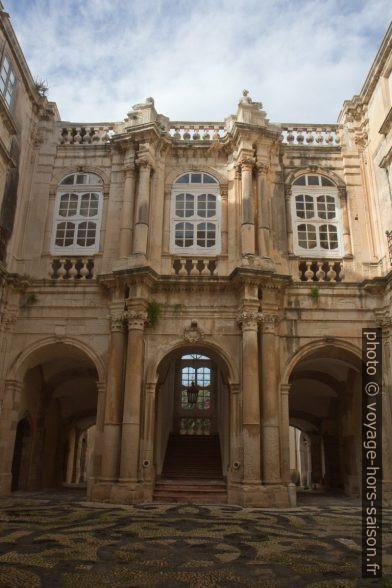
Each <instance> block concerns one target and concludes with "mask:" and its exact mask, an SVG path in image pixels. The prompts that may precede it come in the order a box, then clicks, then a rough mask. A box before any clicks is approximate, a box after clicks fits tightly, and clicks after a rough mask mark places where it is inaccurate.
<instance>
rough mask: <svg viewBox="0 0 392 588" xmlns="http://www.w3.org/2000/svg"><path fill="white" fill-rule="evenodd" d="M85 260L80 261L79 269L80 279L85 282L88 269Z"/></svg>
mask: <svg viewBox="0 0 392 588" xmlns="http://www.w3.org/2000/svg"><path fill="white" fill-rule="evenodd" d="M87 261H88V260H87V259H83V260H82V264H83V265H82V267H81V268H80V272H79V273H80V279H81V280H86V279H87V276H88V273H89V272H88V267H87Z"/></svg>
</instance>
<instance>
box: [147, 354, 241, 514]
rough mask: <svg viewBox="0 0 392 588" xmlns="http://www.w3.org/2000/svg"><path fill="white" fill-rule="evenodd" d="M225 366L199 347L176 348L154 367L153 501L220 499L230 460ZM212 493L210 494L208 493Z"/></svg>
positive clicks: (228, 399) (215, 356)
mask: <svg viewBox="0 0 392 588" xmlns="http://www.w3.org/2000/svg"><path fill="white" fill-rule="evenodd" d="M229 412H230V395H229V378H228V367H227V364H226V362H225V361H224V360H223V359H222V357H221V356H220V355H219V354H218V353H217V352H216V351H215V350H212V349H211V348H207V347H205V346H200V345H194V346H182V347H179V348H177V349H175V350H173V351H172V352H170V353H168V354H167V355H166V356H165V357H164V358H163V359H162V361H161V362H160V364H159V366H158V383H157V394H156V405H155V415H156V418H155V443H154V447H155V452H154V462H155V470H156V487H155V494H154V497H155V499H158V500H162V499H165V498H170V499H171V500H181V499H185V498H186V499H192V497H193V495H194V494H195V493H196V494H197V498H198V500H208V498H212V499H213V500H215V501H217V500H218V501H219V502H224V501H226V500H227V495H226V472H227V469H228V465H229V463H230V425H229V421H230V419H229ZM211 494H212V496H211Z"/></svg>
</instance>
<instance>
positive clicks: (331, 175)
mask: <svg viewBox="0 0 392 588" xmlns="http://www.w3.org/2000/svg"><path fill="white" fill-rule="evenodd" d="M305 175H319V176H324V177H326V178H328V179H329V180H332V181H333V182H334V183H335V184H336V187H337V188H338V189H339V188H344V189H346V184H345V182H344V181H343V180H342V178H341V177H340V176H338V174H336V173H335V172H334V171H331V170H330V169H328V170H326V169H324V168H323V167H320V166H316V167H314V166H312V167H303V168H301V169H298V170H296V171H293V172H290V173H289V174H288V176H287V177H286V178H285V185H286V186H287V187H291V185H292V184H293V182H294V181H295V180H296V179H298V178H299V177H300V176H305Z"/></svg>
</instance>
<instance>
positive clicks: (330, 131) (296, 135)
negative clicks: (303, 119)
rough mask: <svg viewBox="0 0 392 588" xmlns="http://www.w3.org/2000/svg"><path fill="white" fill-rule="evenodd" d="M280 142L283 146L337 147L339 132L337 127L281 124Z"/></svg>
mask: <svg viewBox="0 0 392 588" xmlns="http://www.w3.org/2000/svg"><path fill="white" fill-rule="evenodd" d="M280 127H281V129H282V135H281V141H282V143H284V144H285V145H298V146H302V147H306V146H312V147H314V146H316V147H338V146H339V145H340V131H339V126H338V125H299V124H295V123H294V124H286V123H281V125H280Z"/></svg>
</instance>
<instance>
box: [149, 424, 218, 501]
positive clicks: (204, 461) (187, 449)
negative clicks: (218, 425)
mask: <svg viewBox="0 0 392 588" xmlns="http://www.w3.org/2000/svg"><path fill="white" fill-rule="evenodd" d="M154 500H157V501H159V502H200V503H201V502H202V503H215V504H219V503H220V504H221V503H225V502H227V492H226V484H225V482H224V480H223V476H222V460H221V454H220V445H219V437H218V435H170V437H169V440H168V444H167V449H166V456H165V462H164V465H163V470H162V478H161V479H160V480H158V481H157V483H156V485H155V491H154Z"/></svg>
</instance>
